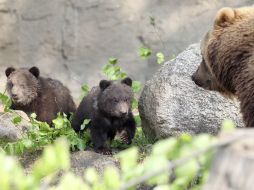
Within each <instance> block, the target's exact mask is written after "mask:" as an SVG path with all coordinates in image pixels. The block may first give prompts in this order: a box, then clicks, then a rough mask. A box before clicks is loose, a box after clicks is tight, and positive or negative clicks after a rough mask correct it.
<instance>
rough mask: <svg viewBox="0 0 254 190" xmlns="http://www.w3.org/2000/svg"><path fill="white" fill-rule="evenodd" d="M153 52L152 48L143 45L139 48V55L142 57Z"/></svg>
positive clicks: (144, 57)
mask: <svg viewBox="0 0 254 190" xmlns="http://www.w3.org/2000/svg"><path fill="white" fill-rule="evenodd" d="M151 54H152V50H151V49H149V48H145V47H141V48H139V56H140V57H141V58H142V59H146V58H148V57H149V56H150V55H151Z"/></svg>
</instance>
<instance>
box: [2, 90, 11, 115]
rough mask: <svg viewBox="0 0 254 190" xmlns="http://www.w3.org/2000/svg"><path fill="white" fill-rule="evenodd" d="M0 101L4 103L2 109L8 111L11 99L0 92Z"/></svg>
mask: <svg viewBox="0 0 254 190" xmlns="http://www.w3.org/2000/svg"><path fill="white" fill-rule="evenodd" d="M0 101H1V102H2V104H3V105H4V111H5V112H9V111H10V107H11V105H12V102H11V99H10V98H9V97H8V96H6V95H5V94H3V93H0Z"/></svg>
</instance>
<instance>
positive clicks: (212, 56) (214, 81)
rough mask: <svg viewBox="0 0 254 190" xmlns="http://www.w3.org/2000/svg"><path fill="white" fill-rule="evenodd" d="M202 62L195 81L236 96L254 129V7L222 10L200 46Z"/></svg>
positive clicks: (195, 74) (193, 77) (249, 125)
mask: <svg viewBox="0 0 254 190" xmlns="http://www.w3.org/2000/svg"><path fill="white" fill-rule="evenodd" d="M201 53H202V57H203V60H202V62H201V64H200V66H199V68H198V70H197V71H196V72H195V73H194V74H193V76H192V79H193V81H194V82H195V83H196V84H197V85H199V86H201V87H203V88H205V89H208V90H215V91H219V92H221V93H223V94H225V95H226V96H229V97H230V96H235V97H237V98H238V100H239V101H240V104H241V112H242V114H243V119H244V122H245V124H246V126H247V127H254V116H253V115H254V7H242V8H237V9H233V8H223V9H221V10H220V11H219V12H218V13H217V15H216V18H215V22H214V26H213V28H212V29H211V30H210V31H209V32H208V33H207V34H206V36H205V37H204V39H203V41H202V43H201Z"/></svg>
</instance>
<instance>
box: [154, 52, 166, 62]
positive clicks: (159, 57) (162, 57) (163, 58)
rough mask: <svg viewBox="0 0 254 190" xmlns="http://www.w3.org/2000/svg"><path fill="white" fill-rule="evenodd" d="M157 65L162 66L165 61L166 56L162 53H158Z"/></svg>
mask: <svg viewBox="0 0 254 190" xmlns="http://www.w3.org/2000/svg"><path fill="white" fill-rule="evenodd" d="M156 57H157V63H158V64H162V63H163V62H164V61H165V57H164V54H163V53H161V52H158V53H156Z"/></svg>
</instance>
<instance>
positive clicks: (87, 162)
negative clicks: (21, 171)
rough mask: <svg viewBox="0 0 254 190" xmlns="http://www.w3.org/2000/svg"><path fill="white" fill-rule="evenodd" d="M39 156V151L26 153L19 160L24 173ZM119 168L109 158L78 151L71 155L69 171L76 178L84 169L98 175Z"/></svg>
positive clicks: (116, 163)
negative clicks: (109, 168) (109, 169)
mask: <svg viewBox="0 0 254 190" xmlns="http://www.w3.org/2000/svg"><path fill="white" fill-rule="evenodd" d="M40 155H41V151H36V152H27V153H25V154H23V155H22V156H21V157H20V158H19V160H20V162H21V164H22V165H23V167H24V168H25V171H26V172H27V173H29V172H30V171H31V168H32V166H33V164H34V162H35V161H36V160H37V159H38V158H39V156H40ZM110 166H113V167H116V168H119V163H118V162H117V160H115V159H114V158H113V157H111V156H106V155H102V154H98V153H95V152H93V151H78V152H74V153H72V154H71V171H73V172H74V173H75V174H76V175H78V176H83V175H84V171H85V169H87V168H89V167H94V168H95V169H96V170H97V171H98V173H99V174H100V175H102V174H103V171H104V170H105V169H106V168H107V167H110Z"/></svg>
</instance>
